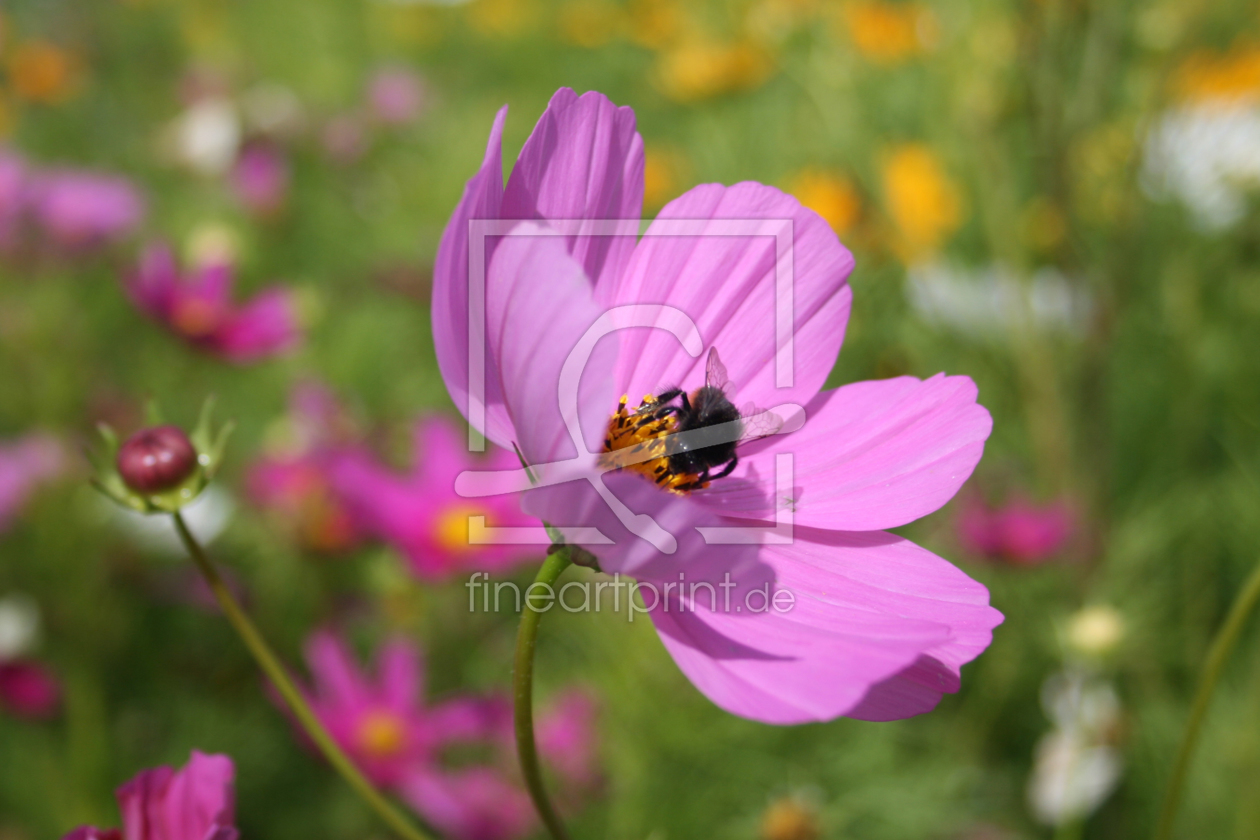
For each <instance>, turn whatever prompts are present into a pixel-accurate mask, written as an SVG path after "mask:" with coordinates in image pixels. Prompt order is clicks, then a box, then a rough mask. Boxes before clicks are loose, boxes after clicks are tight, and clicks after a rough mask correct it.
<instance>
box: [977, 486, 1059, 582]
mask: <svg viewBox="0 0 1260 840" xmlns="http://www.w3.org/2000/svg"><path fill="white" fill-rule="evenodd" d="M956 527H957V531H958V540H959V542H961V543H962V545H963V548H965V549H966V550H967V551H969V552H971V553H972V554H976V555H980V556H982V557H987V558H989V559H991V560H1004V561H1006V562H1008V563H1011V564H1013V565H1017V566H1035V565H1037V564H1039V563H1042V562H1044V561H1046V560H1049V559H1050V558H1052V557H1054V556H1055V555H1056V554H1059V553H1060V552H1062V551H1063V550H1064V548H1066V547H1067V545H1068V543H1069V541H1070V540H1071V539H1072V536H1073V535H1074V534H1075V533H1076V516H1075V514H1074V513H1073V510H1072V506H1071V505H1069V504H1068V503H1067V502H1064V501H1059V502H1054V503H1053V504H1048V505H1036V504H1033V503H1032V502H1030V501H1028V500H1027V499H1024V498H1020V497H1017V498H1014V499H1012V500H1011V501H1009V502H1007V503H1006V504H1004V505H1001V506H1000V507H996V508H992V507H988V506H986V505H985V503H984V502H983V501H982V500H980V499H978V498H974V497H973V498H969V499H967V500H965V501H964V502H963V505H962V509H961V510H960V511H959V513H958V518H957V520H956Z"/></svg>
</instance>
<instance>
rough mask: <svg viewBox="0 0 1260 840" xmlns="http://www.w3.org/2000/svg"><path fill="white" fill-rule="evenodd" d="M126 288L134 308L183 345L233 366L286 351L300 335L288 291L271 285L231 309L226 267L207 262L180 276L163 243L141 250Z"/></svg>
mask: <svg viewBox="0 0 1260 840" xmlns="http://www.w3.org/2000/svg"><path fill="white" fill-rule="evenodd" d="M127 291H128V293H129V294H130V295H131V299H132V300H133V301H134V302H135V304H136V306H138V307H139V308H140V309H141V310H142V311H144V312H145V313H146V314H148V315H149V316H150V317H152V318H153V319H154V320H157V321H159V322H161V323H162V324H165V325H166V326H167V327H168V328H169V329H170V330H171V331H172V332H174V333H175V334H176V335H178V336H180V337H181V338H183V339H184V340H185V341H187V342H188V343H190V344H192V345H194V346H196V347H200V348H201V349H203V350H206V351H208V352H210V353H213V354H215V355H217V356H221V357H222V358H224V359H226V360H228V361H230V362H235V363H237V364H246V363H249V362H255V361H259V360H260V359H264V358H266V357H268V356H274V355H276V354H278V353H283V352H285V351H287V350H291V349H292V348H293V347H294V346H295V345H296V344H297V343H298V341H299V340H300V338H301V330H300V328H299V327H298V321H297V311H296V305H295V303H294V300H293V296H292V294H291V293H290V292H289V290H288V289H285V288H284V287H281V286H274V287H272V288H270V289H266V290H264V291H262V292H260V293H259V294H258V295H256V296H255V297H254V298H253V299H252V300H250V301H249V302H248V303H246V304H244V305H243V306H240V307H237V306H235V305H233V303H232V298H231V295H232V268H231V267H230V266H228V265H225V264H210V265H205V266H200V267H198V268H196V269H194V271H193V272H192V274H191V275H190V276H180V273H179V269H178V267H177V266H176V264H175V257H174V255H172V254H171V251H170V249H169V248H167V247H166V246H165V245H151V246H149V247H148V248H147V249H145V251H144V253H143V254H142V255H141V258H140V264H139V266H138V267H137V269H136V271H135V272H134V273H133V274H132V276H131V277H130V278H128V280H127Z"/></svg>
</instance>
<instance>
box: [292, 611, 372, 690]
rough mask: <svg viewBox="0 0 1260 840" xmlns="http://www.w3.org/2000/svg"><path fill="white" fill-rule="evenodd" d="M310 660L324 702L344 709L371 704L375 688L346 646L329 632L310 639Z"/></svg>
mask: <svg viewBox="0 0 1260 840" xmlns="http://www.w3.org/2000/svg"><path fill="white" fill-rule="evenodd" d="M306 661H307V664H308V665H309V666H310V669H311V675H312V676H313V677H314V678H315V693H316V695H317V696H318V697H319V698H320V699H321V700H323V701H326V702H329V703H332V704H335V705H338V706H342V707H345V706H357V705H361V704H364V703H367V702H368V701H369V699H370V696H371V693H372V689H371V686H370V685H369V684H368V682H367V680H366V679H365V678H364V676H363V674H362V673H360V671H359V668H358V665H357V664H356V663H355V661H354V657H353V656H352V655H351V654H350V651H349V650H347V649H346V646H345V643H344V642H342V641H341V640H340V639H338V638H337V637H336V636H335V635H333V634H332V633H330V632H329V631H327V630H320V631H318V632H316V633H314V634H313V635H312V636H311V637H310V638H309V639H307V641H306Z"/></svg>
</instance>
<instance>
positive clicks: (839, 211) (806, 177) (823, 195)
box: [788, 169, 862, 233]
mask: <svg viewBox="0 0 1260 840" xmlns="http://www.w3.org/2000/svg"><path fill="white" fill-rule="evenodd" d="M788 192H790V193H792V195H794V196H796V199H797V201H799V202H800V203H801V204H803V205H805V206H806V207H808V208H809V209H810V210H813V211H814V212H815V213H817V214H818V215H819V216H822V217H823V219H824V220H825V221H826V222H827V224H829V225H831V229H832V230H834V231H835V232H836V233H845V232H846V231H848V230H849V229H850V228H852V227H853V224H854V222H856V221H857V218H858V213H859V211H860V210H861V207H862V204H861V200H860V199H859V198H858V194H857V190H855V189H854V188H853V182H852V181H850V180H849V179H848V178H846V177H844V176H843V175H841V174H839V173H837V172H829V171H826V170H821V169H805V170H802V171H801V172H799V173H797V175H796V176H795V177H794V178H793V179H792V180H791V182H790V183H789V184H788Z"/></svg>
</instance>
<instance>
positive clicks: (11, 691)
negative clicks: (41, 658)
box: [0, 659, 61, 719]
mask: <svg viewBox="0 0 1260 840" xmlns="http://www.w3.org/2000/svg"><path fill="white" fill-rule="evenodd" d="M60 702H61V683H60V682H59V681H58V680H57V678H56V677H55V676H53V674H52V672H51V671H50V670H48V668H46V667H45V666H43V665H41V664H40V663H38V662H35V661H34V660H31V659H15V660H12V661H9V662H0V709H4V710H5V711H7V712H9V713H10V714H12V715H15V716H16V717H23V718H33V719H43V718H48V717H52V715H53V714H54V713H55V712H56V711H57V706H58V705H60Z"/></svg>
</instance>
